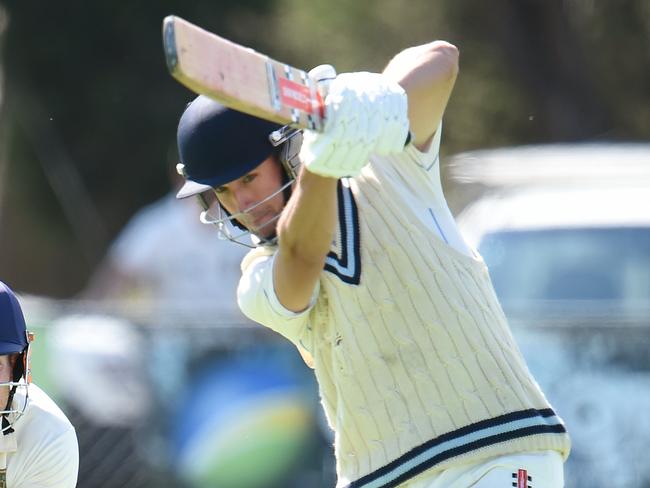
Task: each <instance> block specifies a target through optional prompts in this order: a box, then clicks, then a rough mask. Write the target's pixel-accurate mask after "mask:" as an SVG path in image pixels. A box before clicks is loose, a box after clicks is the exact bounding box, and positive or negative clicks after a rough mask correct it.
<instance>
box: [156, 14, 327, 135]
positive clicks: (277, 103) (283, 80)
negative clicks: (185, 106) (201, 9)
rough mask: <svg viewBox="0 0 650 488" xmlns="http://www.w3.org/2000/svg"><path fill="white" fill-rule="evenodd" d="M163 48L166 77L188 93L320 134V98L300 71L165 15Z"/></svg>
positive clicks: (305, 73) (316, 86) (315, 83)
mask: <svg viewBox="0 0 650 488" xmlns="http://www.w3.org/2000/svg"><path fill="white" fill-rule="evenodd" d="M163 44H164V49H165V58H166V60H167V67H168V69H169V72H170V73H171V75H172V76H173V77H174V78H175V79H176V80H178V81H179V82H180V83H182V84H183V85H185V86H186V87H188V88H189V89H190V90H192V91H194V92H196V93H199V94H203V95H206V96H208V97H210V98H212V99H214V100H216V101H218V102H220V103H222V104H223V105H225V106H227V107H230V108H232V109H234V110H238V111H240V112H245V113H247V114H250V115H254V116H256V117H259V118H262V119H266V120H269V121H272V122H277V123H278V124H282V125H287V124H290V125H292V126H294V127H297V128H302V129H312V130H317V131H320V130H322V127H323V115H324V109H323V99H322V96H321V94H320V93H319V91H318V85H317V80H315V79H313V78H312V77H310V76H309V74H308V73H307V72H305V71H303V70H300V69H297V68H294V67H293V66H289V65H288V64H285V63H281V62H279V61H276V60H274V59H271V58H270V57H268V56H266V55H264V54H261V53H259V52H257V51H255V50H253V49H250V48H247V47H244V46H240V45H239V44H236V43H234V42H232V41H229V40H228V39H224V38H223V37H220V36H218V35H216V34H214V33H212V32H208V31H206V30H204V29H201V28H200V27H197V26H196V25H194V24H192V23H190V22H188V21H186V20H183V19H181V18H180V17H176V16H174V15H170V16H167V17H165V19H164V20H163Z"/></svg>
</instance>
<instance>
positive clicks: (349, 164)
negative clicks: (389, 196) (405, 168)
mask: <svg viewBox="0 0 650 488" xmlns="http://www.w3.org/2000/svg"><path fill="white" fill-rule="evenodd" d="M407 108H408V107H407V97H406V93H405V92H404V89H403V88H402V87H401V86H400V85H399V84H398V83H396V82H394V81H392V80H391V79H389V78H387V77H386V76H384V75H381V74H379V73H367V72H359V73H343V74H340V75H338V76H337V77H336V78H335V79H334V80H332V81H331V82H329V83H328V87H327V95H326V97H325V126H324V130H323V132H321V133H318V132H314V131H309V130H307V131H305V132H304V134H303V143H302V147H301V150H300V159H301V161H302V163H303V164H304V165H305V166H306V167H307V169H308V170H309V171H311V172H312V173H316V174H319V175H321V176H328V177H332V178H341V177H344V176H356V175H358V174H359V173H360V172H361V169H362V168H363V167H364V166H365V165H366V164H367V163H368V158H369V156H370V154H371V153H376V154H381V155H386V154H391V153H397V152H400V151H402V150H403V149H404V142H405V141H406V137H407V135H408V130H409V123H408V116H407Z"/></svg>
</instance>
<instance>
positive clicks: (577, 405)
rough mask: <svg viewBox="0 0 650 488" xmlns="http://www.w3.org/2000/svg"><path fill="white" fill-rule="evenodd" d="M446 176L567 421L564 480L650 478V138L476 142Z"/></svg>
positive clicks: (626, 483)
mask: <svg viewBox="0 0 650 488" xmlns="http://www.w3.org/2000/svg"><path fill="white" fill-rule="evenodd" d="M447 183H448V187H449V188H448V190H449V191H448V200H449V202H450V207H452V210H455V211H456V213H457V216H456V219H457V221H458V224H459V226H460V229H461V232H462V233H463V235H464V236H465V238H466V240H467V241H468V244H470V245H471V246H473V247H474V248H476V249H478V251H479V252H480V253H481V255H482V256H483V258H484V260H485V262H486V264H487V265H488V267H489V269H490V275H491V278H492V281H493V283H494V286H495V290H496V292H497V295H498V296H499V298H500V300H501V303H502V306H503V309H504V312H505V313H506V315H507V316H508V318H509V321H510V324H511V326H512V328H513V332H514V334H515V336H516V338H517V341H518V343H519V345H520V348H521V349H522V352H523V354H524V356H525V357H526V359H527V361H528V364H529V367H530V369H531V371H532V372H533V374H534V375H535V377H536V379H537V381H538V382H539V383H540V385H541V386H542V389H543V390H544V391H545V393H546V395H547V396H548V398H549V400H550V401H551V403H552V404H553V405H554V407H555V409H556V410H557V412H558V413H559V414H560V416H562V417H563V418H564V420H565V421H566V423H567V427H568V430H569V432H570V434H571V437H572V442H573V448H572V453H571V456H570V458H569V461H568V462H567V465H566V476H567V480H566V486H567V487H575V488H582V487H585V488H586V487H589V488H600V487H603V488H605V487H607V488H628V487H630V488H632V487H633V488H640V487H649V486H650V464H649V463H647V462H646V461H647V456H648V455H647V446H648V445H650V418H649V416H648V412H650V144H575V145H566V144H565V145H562V144H558V145H548V146H528V147H519V148H508V149H496V150H486V151H476V152H471V153H464V154H460V155H457V156H455V157H453V158H451V160H450V162H449V164H448V167H447ZM454 207H455V208H454Z"/></svg>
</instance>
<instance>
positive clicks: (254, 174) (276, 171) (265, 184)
mask: <svg viewBox="0 0 650 488" xmlns="http://www.w3.org/2000/svg"><path fill="white" fill-rule="evenodd" d="M282 174H283V173H282V168H281V165H280V163H279V162H278V161H277V159H276V157H275V156H270V157H269V158H267V159H265V160H264V161H263V162H262V163H261V164H260V165H259V166H257V167H256V168H255V169H253V170H252V171H250V172H249V173H247V174H245V175H244V176H242V177H241V178H239V179H237V180H234V181H231V182H229V183H227V184H225V185H222V186H220V187H218V188H215V193H216V195H217V198H218V199H219V203H221V205H222V206H223V207H224V208H225V209H226V210H227V211H228V212H229V213H230V214H231V215H233V216H234V215H236V214H237V220H238V221H239V222H241V223H242V224H243V225H245V226H246V228H248V230H250V231H251V232H253V233H254V234H257V235H258V236H260V237H264V238H268V237H271V236H272V235H273V234H274V233H275V226H276V224H277V217H278V216H279V215H280V213H281V212H282V209H283V208H284V196H283V193H282V192H281V191H280V192H278V190H280V188H281V187H282ZM276 192H278V193H277V194H276V195H274V193H276ZM271 195H274V196H271ZM269 197H270V198H269ZM265 200H266V201H265ZM260 202H263V203H260Z"/></svg>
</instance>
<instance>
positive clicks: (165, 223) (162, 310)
mask: <svg viewBox="0 0 650 488" xmlns="http://www.w3.org/2000/svg"><path fill="white" fill-rule="evenodd" d="M174 194H175V191H173V192H170V194H169V195H167V196H165V197H163V198H161V199H160V200H158V201H156V202H154V203H152V204H150V205H149V206H147V207H145V208H143V209H142V210H140V211H139V212H138V213H137V214H136V215H135V216H134V217H133V218H132V219H131V220H130V221H129V222H128V223H127V225H126V227H125V228H124V229H123V231H122V232H121V233H120V234H119V235H118V237H117V238H116V240H115V241H114V242H113V244H112V245H111V247H110V249H109V251H108V254H107V256H106V258H105V259H104V262H103V263H102V264H101V265H100V267H99V269H98V270H97V271H96V273H95V275H94V276H93V278H92V280H91V282H90V284H89V286H88V289H87V291H86V297H88V298H99V299H115V300H120V301H126V302H128V303H129V304H130V305H133V306H138V307H144V308H145V309H150V311H152V312H154V313H156V315H158V317H159V320H173V321H174V322H176V324H175V325H178V321H179V320H185V319H187V320H188V321H190V322H191V323H193V324H205V323H209V324H213V323H215V321H220V322H224V321H226V320H228V321H233V322H236V323H240V322H248V320H247V319H246V318H244V316H243V315H241V313H240V312H239V310H238V307H237V304H236V289H237V283H238V281H239V275H240V270H239V264H240V262H241V260H242V257H243V256H244V255H245V254H246V252H247V249H246V248H244V247H242V246H232V245H229V243H228V242H227V241H223V240H222V239H220V238H219V234H218V233H217V232H215V231H214V229H212V228H210V226H207V225H204V224H201V223H200V222H199V221H198V219H197V217H196V215H197V203H196V202H195V201H178V200H176V199H175V198H174Z"/></svg>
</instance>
